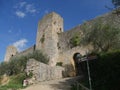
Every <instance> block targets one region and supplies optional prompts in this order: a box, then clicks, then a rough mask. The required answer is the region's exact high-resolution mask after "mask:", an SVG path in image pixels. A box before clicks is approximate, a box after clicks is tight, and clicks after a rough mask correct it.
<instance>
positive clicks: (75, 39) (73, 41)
mask: <svg viewBox="0 0 120 90" xmlns="http://www.w3.org/2000/svg"><path fill="white" fill-rule="evenodd" d="M80 41H81V38H80V35H79V34H74V36H73V37H72V38H71V39H70V47H71V48H73V47H76V46H79V45H80Z"/></svg>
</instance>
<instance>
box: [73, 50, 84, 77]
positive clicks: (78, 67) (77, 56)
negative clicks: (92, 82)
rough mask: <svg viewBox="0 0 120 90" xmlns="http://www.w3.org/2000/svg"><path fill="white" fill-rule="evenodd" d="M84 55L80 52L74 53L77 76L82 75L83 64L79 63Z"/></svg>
mask: <svg viewBox="0 0 120 90" xmlns="http://www.w3.org/2000/svg"><path fill="white" fill-rule="evenodd" d="M81 57H82V55H81V54H80V53H79V52H76V53H74V55H73V60H74V64H75V70H76V75H77V76H78V75H82V74H83V73H82V64H81V63H80V62H79V61H80V59H81Z"/></svg>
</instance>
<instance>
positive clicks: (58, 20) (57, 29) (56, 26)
mask: <svg viewBox="0 0 120 90" xmlns="http://www.w3.org/2000/svg"><path fill="white" fill-rule="evenodd" d="M61 32H63V19H62V17H61V16H60V15H58V14H56V13H54V12H52V13H50V14H48V15H46V16H45V17H43V19H42V20H40V22H39V24H38V32H37V39H36V50H42V52H43V53H45V54H47V55H48V58H49V59H50V62H49V65H51V66H54V65H55V64H56V62H57V59H58V47H57V43H58V42H59V41H58V34H60V33H61Z"/></svg>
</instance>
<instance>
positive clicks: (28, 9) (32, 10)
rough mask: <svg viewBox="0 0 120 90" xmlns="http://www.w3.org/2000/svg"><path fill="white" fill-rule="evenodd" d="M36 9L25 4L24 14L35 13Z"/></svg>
mask: <svg viewBox="0 0 120 90" xmlns="http://www.w3.org/2000/svg"><path fill="white" fill-rule="evenodd" d="M36 11H37V10H36V9H35V7H34V5H33V4H27V5H26V12H29V13H36Z"/></svg>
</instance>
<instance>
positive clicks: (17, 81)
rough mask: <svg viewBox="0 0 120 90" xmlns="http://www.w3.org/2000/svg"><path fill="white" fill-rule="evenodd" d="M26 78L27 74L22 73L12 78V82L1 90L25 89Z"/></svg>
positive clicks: (0, 87) (0, 88) (1, 87)
mask: <svg viewBox="0 0 120 90" xmlns="http://www.w3.org/2000/svg"><path fill="white" fill-rule="evenodd" d="M25 78H26V74H25V73H20V74H18V75H15V76H11V77H10V81H9V83H8V84H6V85H3V86H0V90H8V89H11V90H19V89H20V88H25V87H23V86H22V83H23V80H24V79H25Z"/></svg>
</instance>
